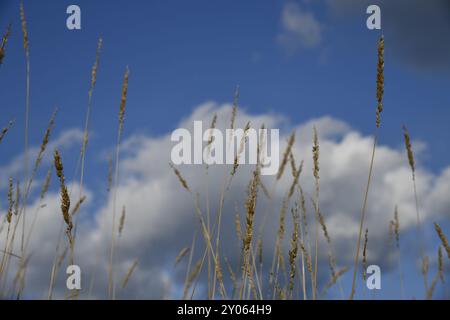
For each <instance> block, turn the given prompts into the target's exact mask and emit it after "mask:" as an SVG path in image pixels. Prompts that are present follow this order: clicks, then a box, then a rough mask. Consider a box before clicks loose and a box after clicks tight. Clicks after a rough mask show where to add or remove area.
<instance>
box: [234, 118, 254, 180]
mask: <svg viewBox="0 0 450 320" xmlns="http://www.w3.org/2000/svg"><path fill="white" fill-rule="evenodd" d="M248 130H250V122H247V124H246V125H245V128H244V135H243V136H242V139H241V141H240V144H239V150H238V153H237V154H236V156H235V157H234V163H233V169H232V170H231V176H234V175H235V174H236V171H237V169H238V167H239V159H240V157H241V154H242V152H244V148H245V144H246V142H247V134H248Z"/></svg>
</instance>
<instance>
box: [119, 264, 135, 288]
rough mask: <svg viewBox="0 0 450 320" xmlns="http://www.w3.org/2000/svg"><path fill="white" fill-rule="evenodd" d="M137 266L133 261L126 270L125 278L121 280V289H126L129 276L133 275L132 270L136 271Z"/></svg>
mask: <svg viewBox="0 0 450 320" xmlns="http://www.w3.org/2000/svg"><path fill="white" fill-rule="evenodd" d="M137 265H138V260H137V259H136V260H134V262H133V264H132V265H131V267H130V268H129V269H128V271H127V273H126V274H125V277H124V278H123V280H122V289H123V288H125V287H126V285H127V283H128V281H129V280H130V278H131V275H132V274H133V271H134V269H136V267H137Z"/></svg>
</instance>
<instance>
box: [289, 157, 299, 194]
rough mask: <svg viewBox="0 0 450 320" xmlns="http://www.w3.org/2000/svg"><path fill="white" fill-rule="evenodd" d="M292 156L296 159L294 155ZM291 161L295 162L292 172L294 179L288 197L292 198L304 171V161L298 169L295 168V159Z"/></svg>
mask: <svg viewBox="0 0 450 320" xmlns="http://www.w3.org/2000/svg"><path fill="white" fill-rule="evenodd" d="M291 158H292V159H294V157H293V156H292V157H291ZM291 163H292V164H293V166H292V174H293V177H294V180H293V181H292V184H291V187H290V188H289V193H288V199H290V198H291V197H292V196H293V194H294V191H295V186H296V185H297V184H298V181H299V179H300V175H301V174H302V171H303V161H302V162H300V166H299V167H298V169H297V168H295V162H294V161H292V162H291Z"/></svg>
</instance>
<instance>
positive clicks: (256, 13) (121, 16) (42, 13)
mask: <svg viewBox="0 0 450 320" xmlns="http://www.w3.org/2000/svg"><path fill="white" fill-rule="evenodd" d="M380 2H381V8H382V23H383V26H384V28H383V33H384V36H385V39H386V40H385V41H386V51H385V79H386V86H385V99H384V106H385V110H384V111H383V114H382V131H381V137H380V139H381V141H382V143H383V144H384V145H387V146H389V147H392V148H401V146H402V145H403V136H402V131H401V126H402V125H403V124H406V125H407V126H408V128H409V130H410V133H411V135H412V137H413V139H414V140H419V141H422V142H423V143H425V144H426V148H427V149H426V151H425V152H424V153H423V154H422V155H421V157H420V160H419V162H420V163H421V165H423V166H424V167H426V168H427V170H429V172H431V173H435V174H439V173H440V172H441V170H443V169H444V168H446V167H447V166H448V164H449V161H448V158H449V156H450V149H449V148H448V141H450V130H449V127H448V119H450V108H449V107H450V94H449V93H450V54H449V55H446V56H445V54H446V53H449V52H450V49H448V46H449V42H450V40H449V39H450V16H449V12H450V8H449V7H448V6H447V4H445V1H444V2H442V1H440V0H434V1H427V2H425V1H423V2H420V1H413V2H410V7H408V6H407V5H405V3H407V2H405V1H403V0H399V1H397V2H395V1H393V2H394V4H389V5H388V4H386V6H383V5H384V3H385V2H383V1H375V2H374V3H380ZM361 3H365V2H364V1H362V2H360V3H358V4H356V3H353V4H354V5H353V6H352V2H351V1H349V0H342V1H341V0H339V1H336V2H334V3H331V1H326V0H323V1H300V0H299V1H256V0H251V1H230V0H229V1H223V0H218V1H207V0H190V1H174V0H169V1H140V0H134V1H122V0H117V1H116V0H115V1H107V0H95V1H92V0H89V1H87V0H77V1H75V2H74V1H66V0H58V1H50V0H45V1H25V9H26V16H27V22H28V30H29V37H30V52H31V113H30V119H31V121H30V144H33V145H34V144H39V143H40V141H41V139H42V134H43V132H44V130H45V127H46V124H47V122H48V119H49V117H50V115H51V113H52V111H53V109H54V107H55V106H58V107H59V108H60V112H59V115H58V118H57V121H56V123H57V125H56V127H55V131H54V133H53V135H54V136H58V135H59V134H60V133H61V132H63V131H64V130H66V129H67V128H82V126H83V121H84V116H85V110H86V104H87V92H88V89H89V84H90V82H89V81H90V70H91V67H92V64H93V62H94V58H95V50H96V46H97V39H98V37H99V36H101V37H102V38H103V49H102V53H101V58H100V60H101V62H100V67H99V72H98V81H97V85H96V88H95V92H94V98H93V111H92V117H91V119H92V120H91V128H92V132H93V133H92V138H91V140H90V142H89V147H88V153H87V161H88V163H89V166H88V167H87V168H86V170H87V173H86V176H87V177H88V178H87V179H88V184H90V185H91V186H92V187H93V188H96V187H99V186H102V185H103V184H104V181H105V177H106V168H105V164H104V158H105V154H106V151H105V150H110V148H111V147H112V146H113V145H114V142H115V136H116V128H117V114H118V109H119V102H120V88H121V82H122V76H123V72H124V70H125V67H126V66H127V65H128V66H129V68H130V71H131V75H130V85H129V94H128V102H127V111H126V124H125V138H127V137H131V136H134V135H139V134H142V135H149V136H162V135H164V134H167V132H170V131H172V130H173V129H175V128H176V127H177V125H178V124H179V122H180V121H181V120H182V119H184V118H187V117H189V116H190V115H191V113H192V110H193V109H194V108H195V107H196V106H198V105H200V104H202V103H204V102H206V101H215V102H217V103H219V104H221V103H227V102H230V101H232V98H233V92H234V89H235V87H236V85H239V86H240V92H241V95H240V100H239V101H240V105H241V106H243V107H244V108H245V109H246V111H247V112H248V113H249V114H282V115H284V116H285V117H287V119H288V124H291V125H295V124H298V123H303V122H306V121H308V120H310V119H312V118H319V117H322V116H331V117H333V118H336V119H340V120H343V121H345V122H346V123H347V124H349V125H350V126H351V127H352V128H353V129H354V130H356V131H358V132H360V133H361V134H362V135H370V134H372V133H373V131H374V127H375V125H374V122H375V121H374V120H375V108H376V100H375V79H376V59H377V58H376V45H377V41H378V38H379V36H380V31H377V30H368V29H367V28H366V18H367V15H366V14H365V6H364V5H361ZM70 4H77V5H79V6H80V8H81V12H82V30H75V31H70V30H68V29H67V28H66V18H67V14H66V13H65V12H66V8H67V6H68V5H70ZM286 4H293V5H294V6H295V7H296V8H300V10H301V11H302V12H308V13H310V14H311V15H312V16H313V18H314V21H315V22H316V23H317V24H318V25H319V26H320V39H319V40H318V42H317V43H316V44H314V45H312V46H307V45H306V46H305V45H304V43H303V42H302V41H304V39H301V37H300V39H297V38H296V34H295V33H294V34H290V33H289V30H286V27H285V25H284V24H283V10H284V8H285V7H286ZM397 4H398V5H397ZM447 9H449V10H448V11H447V13H446V11H445V10H447ZM384 10H385V11H384ZM437 13H439V16H437ZM385 14H386V15H385ZM420 14H423V15H424V16H423V17H424V18H423V21H418V20H417V19H415V17H416V16H417V15H419V16H420ZM408 15H409V16H410V17H411V19H410V20H408V19H407V18H405V16H408ZM385 16H386V22H385V20H384V17H385ZM435 17H437V18H436V19H435ZM9 22H11V23H12V24H13V29H12V34H11V37H10V39H9V41H8V45H7V50H6V57H5V61H4V64H3V65H2V66H1V67H0V95H1V99H0V101H1V105H2V107H1V110H2V112H1V114H2V116H1V119H2V120H1V123H0V126H3V124H6V123H7V122H8V121H9V120H10V119H12V118H15V119H16V127H15V129H16V130H12V131H11V132H10V133H9V134H8V139H6V140H5V141H4V142H2V149H3V151H2V153H1V156H0V165H6V164H8V163H9V162H10V161H11V159H13V158H14V157H15V156H16V155H17V154H20V153H21V152H22V149H23V144H22V141H23V132H22V128H23V118H24V104H25V98H24V90H25V77H24V76H25V63H24V58H25V57H24V53H23V48H22V34H21V30H20V20H19V5H18V1H12V0H11V1H10V0H1V3H0V30H1V32H3V30H5V29H6V26H7V24H8V23H9ZM384 23H386V25H385V24H384ZM421 23H423V24H427V25H428V26H423V25H421ZM286 34H287V35H288V36H289V39H290V40H289V41H292V43H291V44H290V45H288V47H286V45H283V44H282V43H280V41H279V39H280V36H282V35H286ZM307 36H308V35H306V37H307ZM291 45H292V47H291ZM287 126H288V125H287ZM5 150H7V152H5ZM77 152H78V151H77V150H76V148H75V150H73V157H72V156H71V157H67V158H68V159H67V166H68V167H72V166H74V165H75V163H76V160H75V159H76V156H77ZM71 155H72V154H71Z"/></svg>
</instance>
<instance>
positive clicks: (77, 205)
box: [70, 196, 86, 217]
mask: <svg viewBox="0 0 450 320" xmlns="http://www.w3.org/2000/svg"><path fill="white" fill-rule="evenodd" d="M84 201H86V196H82V197H81V198H80V199H78V201H77V203H75V206H74V207H73V209H72V211H71V212H70V215H71V216H72V217H74V216H75V215H76V214H77V213H78V211H80V207H81V205H82V204H83V202H84Z"/></svg>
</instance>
